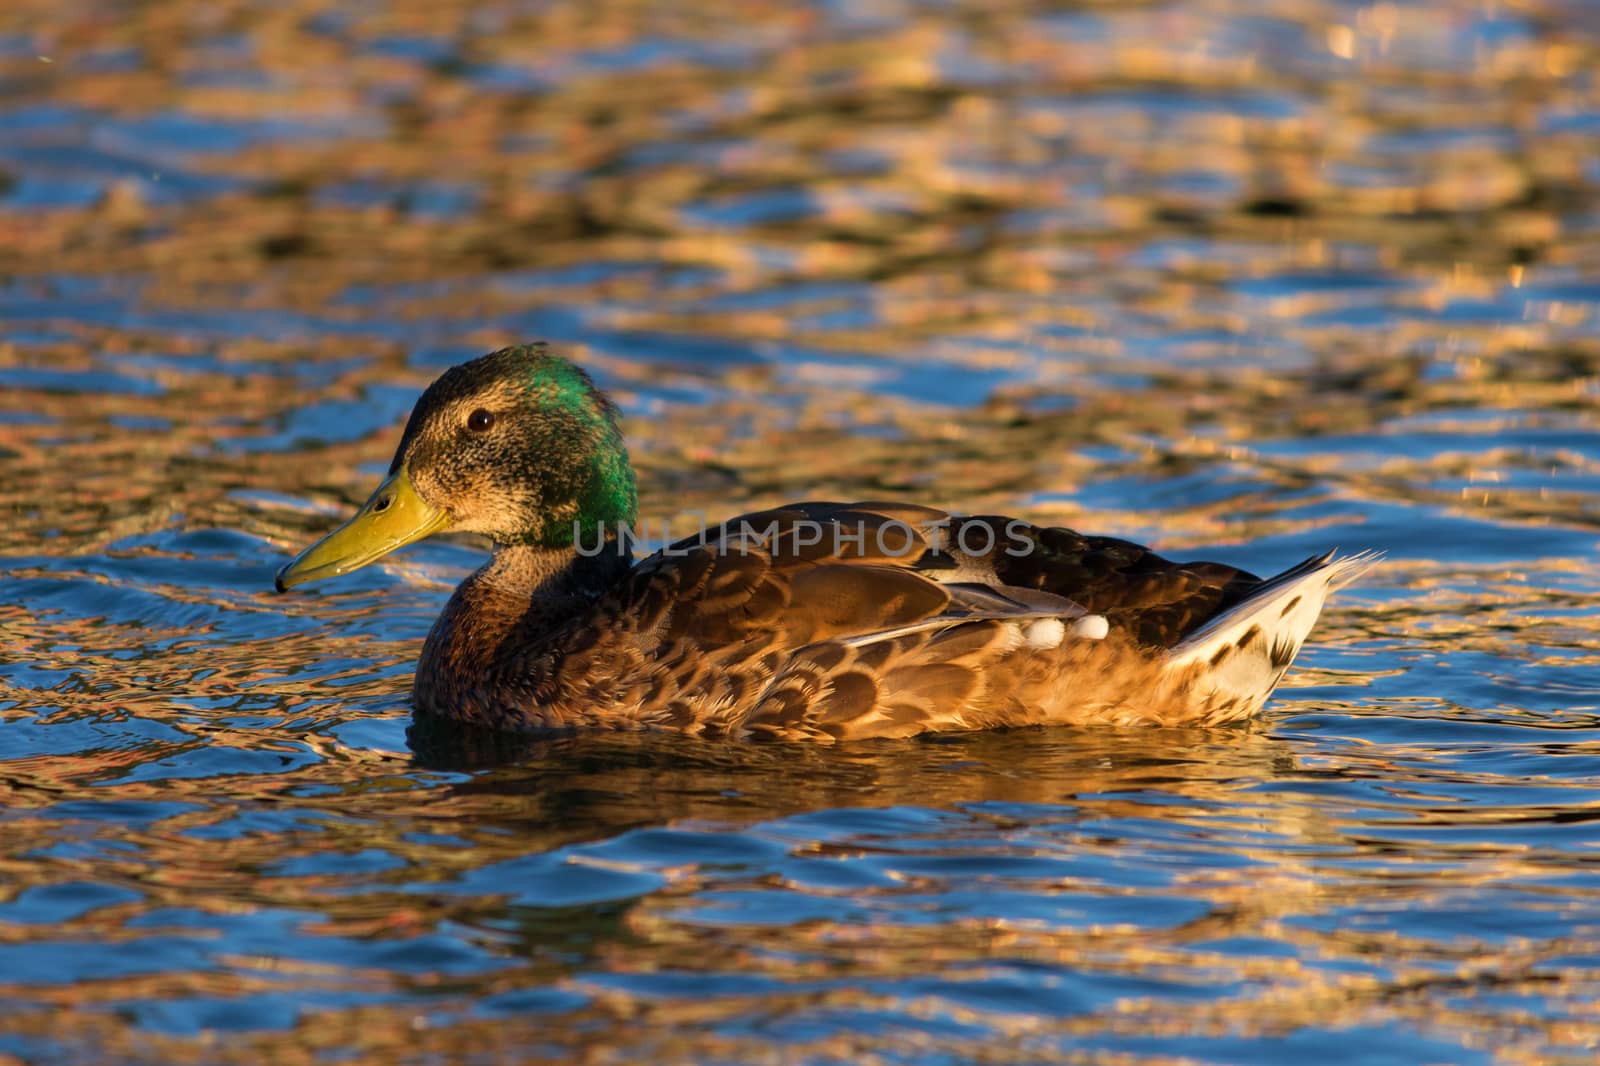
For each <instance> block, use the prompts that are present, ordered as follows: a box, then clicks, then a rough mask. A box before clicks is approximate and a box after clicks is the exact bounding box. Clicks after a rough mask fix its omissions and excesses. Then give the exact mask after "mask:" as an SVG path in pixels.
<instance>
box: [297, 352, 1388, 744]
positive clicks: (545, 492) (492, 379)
mask: <svg viewBox="0 0 1600 1066" xmlns="http://www.w3.org/2000/svg"><path fill="white" fill-rule="evenodd" d="M637 514H638V492H637V487H636V479H635V475H634V469H633V465H632V463H631V461H630V459H629V456H628V450H627V447H626V444H625V441H624V437H623V433H622V429H621V425H620V419H619V412H618V408H617V407H616V405H615V404H614V403H613V402H612V401H611V399H610V398H609V397H607V396H606V395H605V393H604V392H602V391H601V390H600V389H599V388H598V387H597V386H596V385H595V383H594V381H593V380H592V379H591V378H590V376H589V375H588V374H587V373H586V372H585V371H584V370H582V369H581V368H580V367H578V366H577V365H576V364H574V363H573V362H571V361H569V360H568V359H566V358H564V357H562V356H560V355H558V354H556V353H554V352H552V351H551V350H550V349H549V348H548V347H547V346H546V345H544V344H525V345H519V346H515V347H509V348H504V349H501V350H499V351H495V352H492V353H490V354H487V355H484V356H481V357H479V358H476V359H473V360H471V361H469V362H466V363H463V364H461V365H459V366H455V367H452V368H451V369H449V370H447V371H446V372H445V373H444V374H443V375H441V376H440V377H439V378H438V379H437V380H436V381H435V382H434V383H433V384H432V385H430V386H429V387H428V388H427V390H426V391H424V392H423V394H422V396H421V397H420V399H419V400H418V401H417V403H416V406H415V407H414V409H413V410H412V412H411V415H410V417H409V419H408V420H407V421H406V424H405V428H404V430H403V431H402V433H401V435H400V442H399V445H398V447H397V448H396V450H395V454H394V460H393V462H391V463H390V465H389V469H388V474H387V476H385V477H384V478H383V479H382V481H381V483H380V484H379V485H378V486H377V488H376V489H375V490H374V491H373V492H372V494H371V496H370V498H368V500H367V501H366V503H365V504H364V505H362V507H361V508H360V509H359V510H358V511H356V513H355V514H354V515H353V516H352V517H351V518H350V519H349V520H348V521H347V522H345V523H344V524H343V525H341V526H339V527H338V528H336V529H334V530H333V531H332V532H330V533H328V534H327V535H326V536H324V537H322V538H321V539H320V540H317V541H316V542H315V543H313V544H311V545H310V546H309V547H307V548H306V549H305V550H304V551H302V552H301V553H300V554H299V555H297V556H296V557H295V558H294V559H293V560H291V561H290V562H289V563H287V564H286V565H285V566H283V568H282V569H281V570H279V571H278V573H277V579H276V587H277V590H278V591H279V592H283V591H285V590H287V589H289V588H292V587H294V586H298V585H301V584H303V583H305V582H310V581H318V580H323V579H326V578H333V577H337V576H339V575H342V574H347V573H350V572H351V571H353V570H356V569H358V568H360V567H363V566H367V565H368V564H370V563H373V562H375V561H376V560H378V559H380V558H383V557H384V556H386V555H388V554H389V553H390V552H393V551H395V550H396V549H398V548H401V547H403V546H405V545H407V544H411V543H413V542H415V541H418V540H421V539H422V538H424V537H428V536H430V535H433V534H436V533H442V532H445V531H457V532H471V533H477V534H480V535H482V536H483V537H486V538H487V539H488V540H489V541H490V542H491V543H492V548H493V550H492V553H491V554H490V556H489V558H488V560H487V561H486V562H485V563H484V564H483V565H482V566H481V567H480V568H479V569H478V570H476V571H475V572H473V573H472V574H470V575H469V576H468V577H466V578H465V580H463V581H462V582H461V584H460V586H459V587H458V588H457V589H456V590H455V592H454V594H453V595H452V596H451V597H450V599H449V601H448V602H447V603H446V604H445V606H444V608H443V610H442V612H441V613H440V615H439V617H438V619H437V621H435V623H434V625H433V627H432V630H431V631H430V632H429V634H428V636H427V638H426V640H425V641H424V642H423V646H422V650H421V653H420V656H419V658H418V661H417V667H416V674H415V679H414V682H413V686H412V704H413V709H414V712H415V715H416V716H417V717H418V718H419V719H420V718H421V717H422V716H427V717H428V718H429V719H430V720H432V721H434V722H436V723H444V724H446V725H449V724H452V723H454V724H459V725H460V726H461V727H463V728H472V729H483V728H487V729H490V730H496V731H508V732H514V733H542V732H550V731H560V732H569V731H578V730H587V729H611V730H677V731H682V732H687V733H694V734H702V735H706V736H722V737H735V738H745V739H754V740H759V739H771V740H806V741H820V742H838V741H854V740H864V739H869V738H905V737H911V736H915V735H917V734H921V733H932V732H945V731H958V730H981V729H994V728H1006V727H1020V726H1034V725H1068V726H1082V727H1100V726H1133V725H1146V724H1148V725H1168V726H1208V725H1225V724H1229V723H1236V722H1242V721H1245V720H1248V719H1250V718H1252V717H1253V716H1255V715H1256V714H1257V712H1259V711H1260V709H1261V708H1262V706H1263V704H1264V703H1265V702H1266V700H1267V698H1268V697H1269V696H1270V695H1271V693H1272V691H1273V689H1274V688H1276V687H1277V684H1278V682H1279V680H1280V679H1281V678H1282V677H1283V675H1284V673H1285V672H1286V671H1287V670H1288V668H1289V666H1290V664H1291V663H1292V662H1293V661H1294V659H1295V656H1296V654H1297V653H1298V652H1299V650H1300V648H1301V646H1302V644H1303V643H1304V642H1305V640H1306V637H1307V636H1308V634H1309V633H1310V631H1311V629H1312V626H1313V625H1314V624H1315V623H1316V621H1317V618H1318V616H1319V615H1320V613H1321V611H1322V608H1323V605H1324V603H1325V601H1326V599H1327V597H1328V595H1329V594H1330V593H1331V592H1332V591H1334V590H1336V589H1339V588H1341V587H1344V586H1345V585H1348V584H1350V583H1351V582H1353V581H1355V580H1356V579H1358V578H1359V577H1360V576H1361V575H1362V574H1363V573H1365V572H1366V571H1367V570H1368V569H1369V568H1370V567H1371V566H1372V565H1373V564H1374V563H1376V562H1377V561H1378V559H1379V556H1378V555H1377V554H1376V553H1372V552H1363V553H1358V554H1354V555H1346V556H1344V557H1342V558H1341V557H1337V556H1336V553H1334V552H1327V553H1325V554H1322V555H1317V556H1314V557H1312V558H1310V559H1307V560H1305V561H1304V562H1301V563H1299V564H1298V565H1295V566H1292V567H1290V568H1288V569H1286V570H1284V571H1282V572H1281V573H1278V574H1275V575H1273V576H1271V577H1266V578H1262V577H1257V576H1256V575H1255V574H1252V573H1249V572H1247V571H1245V570H1242V569H1239V568H1236V567H1233V566H1229V565H1226V564H1223V563H1216V562H1177V561H1172V560H1169V559H1166V558H1164V557H1162V556H1160V555H1158V554H1156V553H1155V552H1154V551H1152V550H1151V549H1149V548H1147V547H1144V546H1142V545H1139V544H1136V543H1133V542H1131V541H1128V540H1122V539H1118V538H1116V537H1110V536H1092V535H1085V534H1081V533H1078V532H1075V531H1073V530H1071V529H1066V528H1061V527H1048V526H1039V525H1035V524H1032V523H1029V522H1027V521H1024V520H1021V519H1017V518H1011V517H1008V516H1004V515H986V514H976V515H966V514H959V513H952V512H948V511H944V510H940V509H937V508H934V507H929V506H923V505H920V504H914V503H907V502H897V501H873V500H868V501H859V502H837V501H805V502H799V503H792V504H787V505H783V506H779V507H773V508H769V509H767V510H762V511H756V512H752V513H748V514H743V515H738V516H736V517H732V518H729V519H728V520H726V521H724V522H721V523H720V524H718V525H716V526H714V527H708V528H706V529H703V530H701V531H700V532H698V533H697V534H695V535H693V536H690V537H687V538H684V539H681V540H678V541H675V542H673V543H671V544H667V545H664V546H662V547H661V548H660V549H659V550H657V551H655V552H654V553H652V554H649V555H646V556H643V557H642V558H637V557H636V555H635V548H636V544H635V543H634V538H633V536H632V530H633V528H634V523H635V521H636V519H637Z"/></svg>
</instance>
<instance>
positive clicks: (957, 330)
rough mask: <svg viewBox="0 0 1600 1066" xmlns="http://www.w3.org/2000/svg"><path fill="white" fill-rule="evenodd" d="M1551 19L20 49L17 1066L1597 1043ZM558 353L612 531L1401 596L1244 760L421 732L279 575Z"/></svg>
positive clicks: (383, 21)
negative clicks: (602, 404)
mask: <svg viewBox="0 0 1600 1066" xmlns="http://www.w3.org/2000/svg"><path fill="white" fill-rule="evenodd" d="M1597 69H1600V10H1597V9H1596V8H1595V6H1594V5H1593V4H1591V3H1586V2H1584V0H1530V2H1528V3H1522V4H1517V5H1512V6H1505V5H1478V4H1471V3H1450V2H1443V0H1441V2H1432V3H1429V2H1425V3H1420V4H1412V5H1404V6H1400V5H1389V4H1380V5H1373V6H1361V5H1356V4H1345V3H1318V4H1312V3H1303V4H1302V3H1290V2H1287V0H1284V2H1279V3H1269V4H1266V5H1261V4H1250V5H1244V4H1234V3H1230V2H1227V0H1218V2H1204V3H1199V2H1197V3H1178V4H1163V5H1155V4H1150V5H1144V4H1131V5H1110V6H1085V7H1067V8H1061V7H1050V6H1047V5H1038V6H1030V5H1014V4H1013V5H994V4H988V3H972V4H963V3H948V4H946V3H940V4H919V3H899V2H889V3H879V4H870V5H853V4H823V3H817V4H811V5H806V4H756V5H754V6H749V5H746V6H744V7H741V14H740V17H739V18H738V19H733V18H731V17H730V16H729V15H728V14H727V11H726V9H725V8H723V7H719V6H718V5H695V4H689V5H681V4H676V5H658V6H651V5H643V6H641V5H636V4H612V3H601V4H598V5H596V4H585V5H576V4H571V5H568V4H553V5H542V6H519V5H471V4H464V3H457V2H442V3H431V4H427V5H423V6H417V5H411V4H403V3H399V2H380V3H372V4H366V5H361V6H359V7H348V6H339V5H327V4H319V3H316V2H312V3H309V4H301V5H296V6H292V7H287V8H284V7H279V6H275V5H236V6H229V7H223V8H218V7H216V6H215V5H206V4H199V3H196V2H193V0H168V2H164V3H156V4H147V5H140V6H137V7H135V8H130V9H128V10H126V11H123V12H120V13H119V14H118V15H117V16H116V17H115V18H112V17H111V16H109V15H107V14H105V13H104V12H100V11H99V10H98V9H96V8H95V6H94V5H76V6H75V5H70V4H69V5H67V6H65V7H63V6H61V5H59V4H56V3H45V2H44V0H20V2H16V3H12V4H8V5H6V7H5V10H4V11H3V12H0V514H3V515H4V516H5V521H4V522H0V716H3V718H4V726H3V729H0V796H3V807H0V820H3V824H4V832H3V834H0V1003H3V1005H4V1008H5V1009H4V1010H3V1011H0V1055H8V1056H12V1057H15V1058H18V1059H20V1060H22V1061H38V1062H51V1063H57V1062H74V1061H129V1062H133V1061H147V1062H162V1063H184V1062H207V1063H213V1062H252V1063H253V1062H260V1061H267V1060H271V1061H283V1062H302V1061H305V1062H310V1061H340V1060H351V1061H354V1060H370V1061H414V1062H445V1061H460V1060H464V1059H471V1058H472V1057H474V1056H476V1057H477V1058H479V1059H482V1060H486V1061H487V1060H498V1059H513V1058H517V1057H521V1058H527V1059H534V1058H542V1059H549V1060H584V1061H592V1062H612V1061H615V1062H626V1061H657V1062H677V1061H707V1062H746V1061H758V1060H768V1061H772V1060H776V1061H804V1062H841V1063H842V1062H852V1063H853V1062H860V1061H869V1060H870V1061H884V1062H918V1063H923V1062H970V1061H1008V1062H1009V1061H1028V1060H1039V1061H1062V1060H1068V1061H1073V1060H1081V1061H1107V1062H1110V1061H1115V1062H1149V1063H1172V1062H1179V1061H1182V1062H1213V1063H1253V1062H1262V1063H1267V1062H1283V1061H1296V1060H1303V1059H1307V1058H1310V1059H1314V1060H1315V1061H1318V1062H1349V1063H1362V1064H1369V1063H1386V1062H1394V1063H1411V1062H1439V1063H1442V1062H1450V1063H1490V1062H1531V1061H1538V1062H1571V1063H1586V1062H1589V1061H1592V1059H1593V1057H1594V1055H1595V1048H1596V1046H1597V1045H1600V1013H1597V1011H1596V1007H1595V1004H1596V1003H1597V1002H1600V872H1597V870H1596V855H1597V854H1600V852H1597V850H1596V845H1597V843H1600V836H1597V827H1600V793H1597V792H1596V790H1595V787H1594V785H1595V782H1596V779H1597V771H1596V767H1597V765H1600V762H1597V757H1600V680H1597V678H1600V673H1597V671H1596V665H1597V662H1600V581H1597V579H1596V577H1595V573H1594V562H1593V561H1594V558H1595V554H1596V546H1597V539H1600V535H1597V530H1596V525H1597V518H1600V435H1597V433H1596V428H1597V417H1596V400H1597V381H1600V377H1597V374H1600V239H1597V238H1600V211H1597V210H1596V204H1597V203H1600V199H1597V193H1600V137H1597V136H1596V134H1597V133H1600V81H1597V79H1596V77H1595V75H1594V71H1595V70H1597ZM539 338H543V339H547V340H550V341H552V342H555V343H557V344H559V345H561V346H563V348H564V350H566V351H568V352H569V353H570V354H573V355H574V356H575V357H577V358H579V359H580V360H581V361H582V362H584V364H585V365H587V366H589V367H591V368H592V369H593V370H594V372H595V373H596V375H597V377H598V378H599V379H600V380H601V382H602V383H603V384H604V385H605V386H606V387H607V388H609V389H610V390H612V392H613V393H614V394H615V395H616V397H617V399H618V400H619V402H620V403H621V404H622V406H623V409H624V411H625V413H626V416H627V430H628V433H629V436H630V440H631V444H632V448H633V452H634V456H635V459H636V461H637V464H638V466H639V468H640V474H641V481H642V488H643V493H644V498H643V510H644V513H645V515H646V516H647V517H648V518H650V519H651V520H653V521H655V522H661V521H666V520H676V521H680V522H682V521H689V520H692V516H693V515H694V514H696V513H698V512H702V511H703V512H706V513H708V514H709V515H710V516H711V517H712V518H720V517H723V516H725V515H728V514H732V513H736V512H737V511H739V510H742V509H748V508H752V507H757V506H763V505H767V504H770V503H775V502H780V501H782V500H785V499H795V498H826V497H845V498H849V497H855V498H863V497H878V498H882V497H885V496H888V497H905V498H912V499H917V500H923V501H926V502H929V503H933V504H935V505H940V506H946V507H950V508H955V509H960V510H968V511H985V512H988V511H1000V512H1009V513H1016V514H1020V515H1024V516H1026V517H1028V518H1030V519H1033V520H1036V521H1045V522H1053V523H1059V524H1065V525H1071V526H1074V527H1076V528H1082V529H1087V530H1092V531H1095V532H1105V533H1114V534H1117V535H1121V536H1127V537H1132V538H1135V539H1139V540H1143V541H1146V542H1149V543H1152V544H1155V545H1157V546H1158V547H1159V548H1161V549H1162V550H1164V551H1166V552H1169V553H1170V554H1172V555H1175V556H1177V557H1183V558H1200V557H1206V558H1214V559H1218V560H1220V561H1223V562H1227V563H1232V564H1235V565H1241V566H1247V567H1250V568H1252V569H1257V570H1274V569H1278V568H1281V567H1284V566H1287V565H1290V564H1292V563H1294V562H1296V561H1298V560H1299V559H1300V558H1303V557H1304V556H1306V555H1309V554H1311V553H1313V552H1318V551H1322V550H1324V549H1326V548H1329V547H1342V548H1345V549H1349V550H1355V549H1363V548H1378V549H1382V550H1384V551H1386V552H1387V553H1388V555H1389V559H1390V562H1389V563H1388V564H1387V565H1386V566H1385V567H1384V568H1383V569H1381V570H1380V571H1378V572H1376V573H1375V574H1374V575H1373V576H1372V577H1370V578H1369V579H1368V580H1367V581H1365V582H1364V583H1363V584H1362V585H1361V586H1360V587H1359V588H1355V589H1351V590H1349V591H1348V592H1346V593H1344V594H1342V595H1341V596H1340V597H1339V598H1338V599H1337V600H1336V601H1335V602H1334V603H1333V604H1332V605H1331V606H1330V608H1329V610H1328V611H1327V613H1326V614H1325V616H1324V618H1323V621H1322V623H1321V624H1320V626H1319V628H1318V630H1317V632H1316V634H1315V636H1314V638H1313V641H1312V643H1311V644H1310V645H1309V646H1308V647H1307V648H1306V650H1305V652H1304V653H1303V654H1302V656H1301V658H1300V663H1299V666H1298V668H1297V669H1296V670H1295V671H1294V672H1293V673H1292V674H1291V675H1290V677H1289V679H1288V681H1287V682H1286V684H1285V686H1284V687H1283V688H1282V689H1281V690H1280V693H1279V695H1278V697H1277V698H1276V699H1275V700H1274V701H1273V702H1272V704H1271V705H1269V707H1268V709H1267V711H1266V713H1265V714H1264V715H1263V716H1262V719H1261V720H1260V721H1259V722H1258V723H1256V724H1254V725H1253V726H1251V727H1250V728H1245V729H1237V730H1225V731H1210V732H1206V731H1200V732H1187V731H1162V730H1136V731H1129V732H1118V731H1094V732H1083V731H1074V730H1068V729H1053V730H1042V729H1041V730H1020V731H1015V732H1009V733H994V734H985V735H973V736H953V737H936V738H929V739H924V740H919V741H911V742H883V743H866V744H857V745H850V746H844V747H838V748H831V749H823V748H793V747H785V746H757V745H728V744H712V743H706V742H702V741H693V740H685V739H682V738H673V737H601V738H588V739H582V738H579V739H566V740H559V741H542V742H541V741H512V740H507V739H505V738H494V737H481V736H460V735H454V734H447V735H437V732H436V731H435V732H432V733H430V732H423V731H418V732H412V733H410V734H409V735H408V728H409V727H410V725H411V719H410V710H409V707H408V705H407V700H406V694H407V691H408V689H409V685H410V674H411V664H412V663H413V661H414V659H415V656H416V653H417V650H418V646H419V643H420V640H421V638H422V636H423V635H424V634H425V633H426V631H427V627H428V626H429V624H430V623H431V621H432V619H433V617H434V615H435V614H436V613H437V612H438V610H439V608H440V606H441V605H442V604H443V602H444V600H445V598H446V597H447V596H448V594H449V590H450V589H451V588H452V587H453V585H454V583H455V582H456V581H458V580H459V579H460V577H461V576H462V575H463V574H465V573H466V572H467V571H468V570H470V569H471V568H472V567H474V566H476V565H477V564H478V562H479V561H480V560H481V558H482V554H481V546H480V545H477V544H474V543H472V542H470V541H468V540H445V541H438V542H432V543H428V544H425V545H422V546H420V547H418V548H415V549H413V550H410V551H408V552H406V553H403V554H401V555H399V556H397V557H394V558H392V559H389V560H386V561H385V562H384V563H383V564H382V565H379V566H374V567H372V568H369V569H367V570H364V571H362V572H360V573H358V574H355V575H351V576H350V577H348V578H346V579H343V580H340V581H337V582H329V583H325V584H321V585H318V586H313V587H311V588H308V589H307V590H305V591H304V592H303V593H297V594H295V595H291V596H277V595H274V594H273V593H272V591H271V583H272V573H273V571H274V569H275V568H276V567H278V566H279V565H281V564H282V563H283V561H284V560H285V559H286V558H287V556H288V555H289V554H290V553H292V552H293V551H294V550H297V549H298V547H300V546H303V545H304V544H305V543H306V542H307V541H308V540H309V539H310V538H312V537H314V536H316V535H317V534H319V533H320V532H322V531H324V530H326V529H327V528H329V526H330V525H331V524H332V523H333V522H334V521H335V520H336V519H337V518H338V517H339V516H341V515H344V514H347V513H348V512H349V511H350V509H351V508H352V507H353V506H355V505H356V504H357V503H358V502H359V501H360V500H361V499H363V498H364V497H365V495H366V493H367V492H368V491H369V489H370V488H371V486H372V485H373V484H374V483H375V482H376V479H377V478H378V477H379V476H380V475H381V473H382V471H383V470H384V468H385V467H386V465H387V462H388V459H389V456H390V453H391V451H392V449H393V447H394V443H395V441H396V439H397V438H398V434H399V429H400V426H401V424H402V422H403V419H404V417H405V414H406V412H407V411H408V410H409V407H410V404H411V402H412V400H413V399H414V398H415V396H416V394H417V393H418V392H419V391H420V389H421V388H422V387H423V386H425V385H426V384H427V382H428V381H429V380H431V379H432V378H433V377H434V376H435V375H437V374H438V373H439V372H440V371H441V370H442V369H443V368H444V367H446V366H449V365H451V364H452V363H455V362H458V361H460V360H462V359H465V358H468V357H470V356H472V355H475V354H478V353H480V352H483V351H487V350H490V349H492V348H494V347H498V346H500V345H503V344H507V343H514V342H520V341H525V340H531V339H539Z"/></svg>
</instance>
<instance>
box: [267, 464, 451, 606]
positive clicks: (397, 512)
mask: <svg viewBox="0 0 1600 1066" xmlns="http://www.w3.org/2000/svg"><path fill="white" fill-rule="evenodd" d="M449 525H450V513H449V512H448V511H444V510H441V509H440V508H437V507H434V506H431V505H430V504H427V503H424V502H423V499H422V497H421V496H418V495H417V490H416V489H415V488H414V487H413V486H412V484H411V474H410V472H409V471H407V470H406V468H405V467H404V466H402V467H401V468H400V469H399V470H397V471H396V472H395V473H393V474H390V475H389V476H388V477H386V478H384V480H383V484H381V485H379V486H378V488H377V491H375V492H373V494H372V496H371V498H369V499H368V500H367V502H366V503H364V504H363V505H362V506H361V510H359V511H357V512H356V513H355V517H353V518H351V519H350V521H348V522H346V523H345V524H344V525H342V526H340V527H339V528H338V529H336V530H334V531H333V532H332V533H329V534H328V535H327V536H325V537H323V538H322V539H321V540H319V541H317V542H316V543H315V544H313V545H311V547H309V548H307V549H306V550H305V551H303V552H301V553H300V554H299V555H297V556H295V558H294V561H292V562H291V563H289V565H288V566H285V567H284V568H283V569H282V570H279V571H278V591H279V592H283V591H284V590H286V589H288V588H291V587H292V586H294V585H301V584H304V583H305V582H307V581H320V580H321V579H322V578H325V577H337V576H338V575H340V574H348V573H349V572H350V571H352V570H359V569H361V568H362V567H363V566H366V565H367V564H368V563H370V562H374V561H375V560H378V559H381V558H383V557H384V556H385V555H388V554H389V553H390V552H392V551H394V550H395V549H396V548H401V547H404V546H405V545H407V544H410V543H411V542H413V541H418V540H421V539H422V538H423V537H426V536H427V535H428V534H430V533H437V532H439V531H440V530H442V529H446V528H448V527H449Z"/></svg>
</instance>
